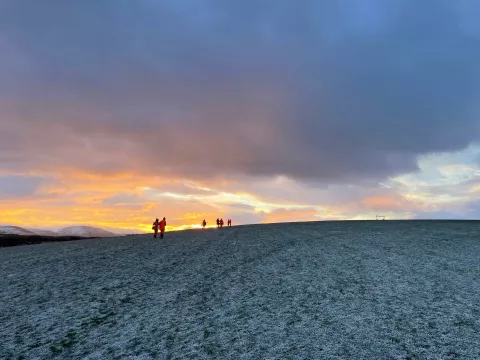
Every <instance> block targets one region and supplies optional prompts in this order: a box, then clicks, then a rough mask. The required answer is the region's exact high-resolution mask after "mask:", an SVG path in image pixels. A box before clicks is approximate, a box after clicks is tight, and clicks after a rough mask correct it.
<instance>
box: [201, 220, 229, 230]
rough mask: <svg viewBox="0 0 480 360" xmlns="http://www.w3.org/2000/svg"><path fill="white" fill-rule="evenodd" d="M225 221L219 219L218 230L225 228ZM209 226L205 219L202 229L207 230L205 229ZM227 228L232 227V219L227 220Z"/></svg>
mask: <svg viewBox="0 0 480 360" xmlns="http://www.w3.org/2000/svg"><path fill="white" fill-rule="evenodd" d="M223 224H224V222H223V219H219V218H217V228H219V229H220V228H223ZM206 226H207V222H206V221H205V219H203V221H202V229H205V227H206ZM227 226H232V219H228V220H227Z"/></svg>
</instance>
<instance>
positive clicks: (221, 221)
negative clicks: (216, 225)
mask: <svg viewBox="0 0 480 360" xmlns="http://www.w3.org/2000/svg"><path fill="white" fill-rule="evenodd" d="M220 227H221V228H223V219H220Z"/></svg>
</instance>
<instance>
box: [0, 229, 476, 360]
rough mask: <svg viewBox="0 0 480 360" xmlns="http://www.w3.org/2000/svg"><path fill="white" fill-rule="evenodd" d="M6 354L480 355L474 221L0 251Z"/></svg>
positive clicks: (1, 350)
mask: <svg viewBox="0 0 480 360" xmlns="http://www.w3.org/2000/svg"><path fill="white" fill-rule="evenodd" d="M0 294H1V295H0V303H1V311H0V325H1V326H0V339H1V340H2V341H1V342H0V358H1V359H8V358H12V359H18V358H22V357H23V358H25V359H48V358H55V359H57V358H59V359H60V358H61V359H75V358H84V359H209V358H217V359H480V224H478V223H473V222H469V223H468V222H465V223H464V222H390V221H371V222H346V223H342V222H333V223H310V224H279V225H260V226H248V227H247V226H246V227H234V228H230V229H224V230H223V231H218V230H205V231H201V230H198V231H185V232H176V233H167V234H166V238H165V240H163V241H162V240H154V239H153V238H151V237H150V236H146V235H141V236H127V237H119V238H111V239H94V240H83V241H72V242H67V243H47V244H41V245H32V246H22V247H13V248H2V249H0Z"/></svg>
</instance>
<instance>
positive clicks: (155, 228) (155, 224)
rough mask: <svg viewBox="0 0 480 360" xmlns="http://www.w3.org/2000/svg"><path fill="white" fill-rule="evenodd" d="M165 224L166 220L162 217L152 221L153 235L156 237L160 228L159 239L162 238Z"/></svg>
mask: <svg viewBox="0 0 480 360" xmlns="http://www.w3.org/2000/svg"><path fill="white" fill-rule="evenodd" d="M166 226H167V220H165V218H163V219H162V220H160V221H158V218H157V219H155V221H154V222H153V226H152V230H153V231H154V234H153V237H155V238H156V237H157V235H158V231H159V230H160V239H163V234H164V233H165V227H166Z"/></svg>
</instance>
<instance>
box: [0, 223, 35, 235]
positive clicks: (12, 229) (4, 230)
mask: <svg viewBox="0 0 480 360" xmlns="http://www.w3.org/2000/svg"><path fill="white" fill-rule="evenodd" d="M0 234H3V235H7V234H8V235H10V234H13V235H37V234H36V233H34V232H33V231H30V230H27V229H24V228H22V227H20V226H10V225H5V226H0Z"/></svg>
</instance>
